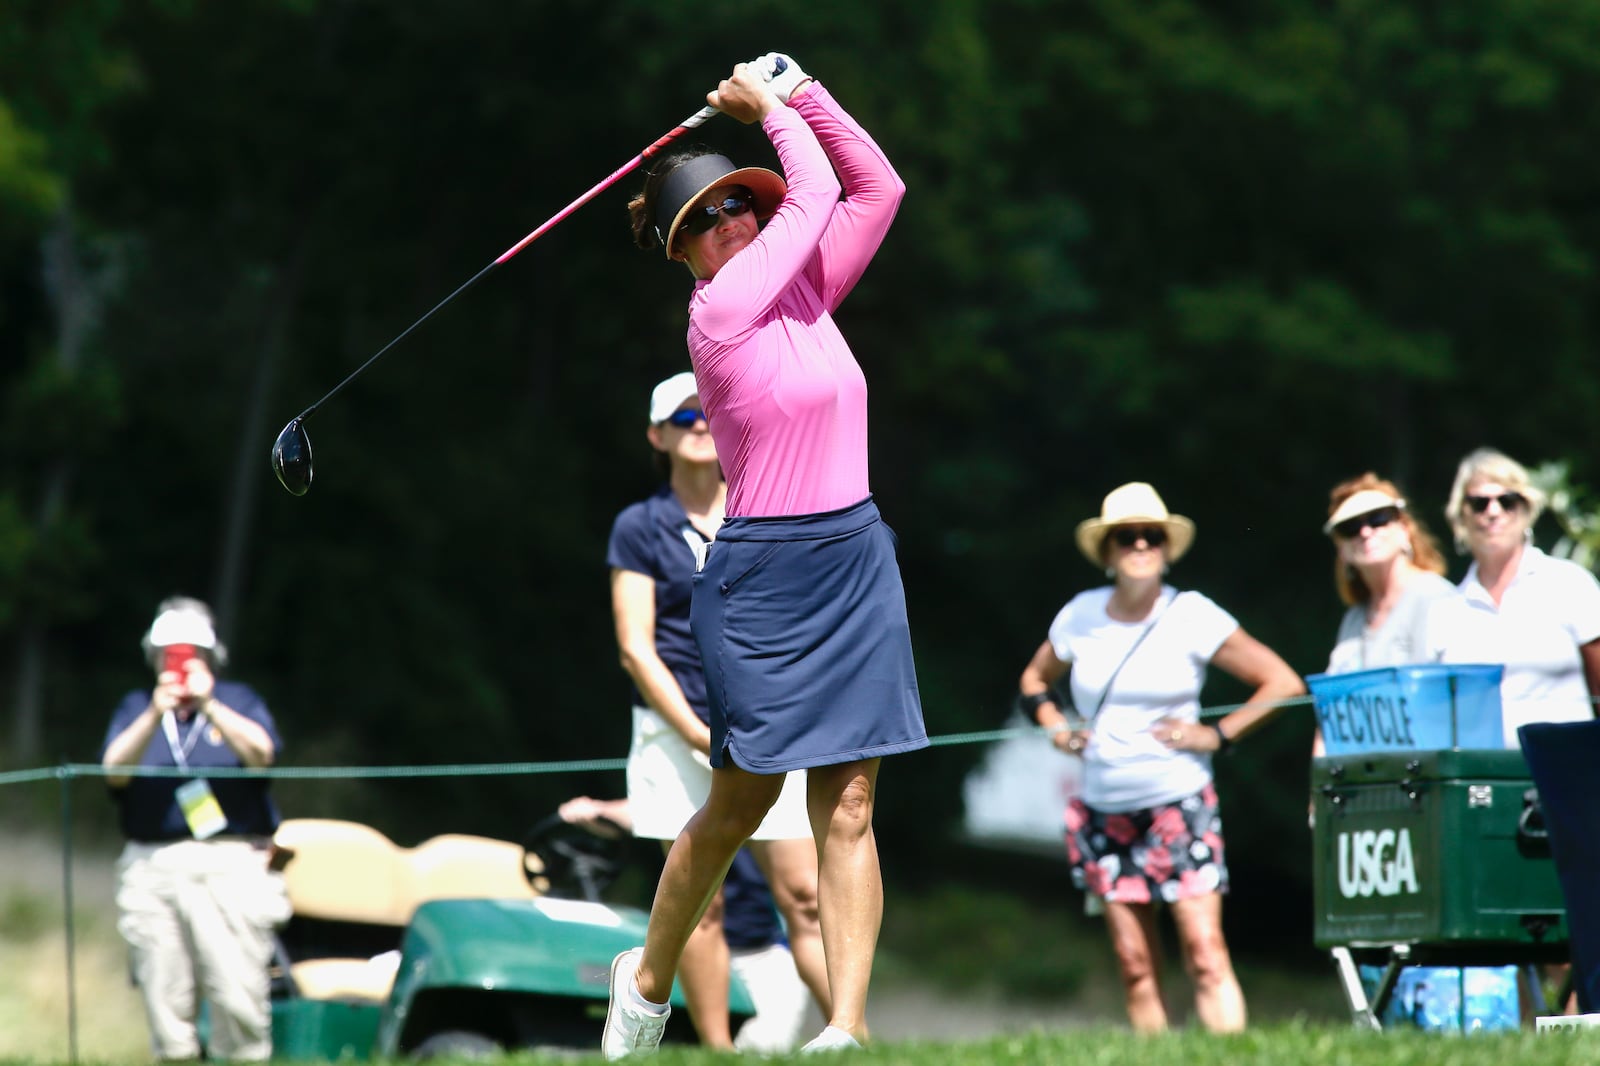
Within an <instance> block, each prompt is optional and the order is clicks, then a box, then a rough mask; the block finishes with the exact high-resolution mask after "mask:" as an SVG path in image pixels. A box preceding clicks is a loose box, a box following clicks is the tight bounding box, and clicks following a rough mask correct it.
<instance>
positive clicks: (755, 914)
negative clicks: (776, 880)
mask: <svg viewBox="0 0 1600 1066" xmlns="http://www.w3.org/2000/svg"><path fill="white" fill-rule="evenodd" d="M722 932H723V936H724V937H726V938H727V941H728V946H729V947H730V948H764V947H766V946H768V945H769V944H781V943H783V942H784V936H783V923H782V921H781V920H779V918H778V912H777V910H776V909H775V908H774V907H773V906H772V890H771V889H770V888H768V887H767V879H766V878H765V877H762V876H761V866H760V865H759V864H758V863H757V862H756V860H755V857H754V856H752V855H751V854H750V851H749V849H747V848H740V849H739V850H738V851H737V852H735V853H734V856H733V865H732V866H730V867H728V876H727V879H726V880H724V881H723V882H722Z"/></svg>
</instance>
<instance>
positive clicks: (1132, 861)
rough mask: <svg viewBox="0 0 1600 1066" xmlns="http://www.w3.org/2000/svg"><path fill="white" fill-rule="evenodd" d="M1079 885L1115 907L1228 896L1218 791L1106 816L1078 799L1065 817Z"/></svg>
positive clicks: (1204, 791)
mask: <svg viewBox="0 0 1600 1066" xmlns="http://www.w3.org/2000/svg"><path fill="white" fill-rule="evenodd" d="M1064 820H1065V823H1066V833H1067V858H1068V859H1069V860H1070V861H1071V863H1072V883H1073V884H1075V885H1077V886H1078V887H1079V888H1081V889H1083V890H1084V891H1085V892H1088V893H1091V894H1092V895H1095V896H1099V897H1100V898H1101V899H1106V900H1111V901H1112V902H1115V903H1151V902H1154V901H1155V900H1157V899H1159V900H1162V901H1164V902H1167V903H1171V902H1173V901H1175V900H1180V899H1189V898H1191V897H1193V896H1203V895H1205V894H1206V893H1208V892H1217V893H1225V892H1227V891H1228V864H1227V862H1226V861H1225V860H1224V858H1223V854H1222V816H1221V814H1220V813H1219V812H1218V810H1217V790H1216V787H1215V786H1214V785H1207V786H1206V787H1205V788H1203V789H1201V790H1200V791H1199V792H1197V793H1195V794H1194V795H1192V796H1185V797H1184V798H1183V799H1181V800H1178V801H1177V802H1175V803H1168V804H1164V805H1162V806H1160V807H1149V808H1146V809H1143V810H1137V811H1123V812H1118V813H1115V814H1107V813H1105V812H1104V811H1097V810H1095V809H1094V808H1092V807H1089V806H1088V805H1086V804H1085V803H1084V802H1083V801H1082V800H1080V799H1078V798H1077V797H1076V796H1074V797H1073V798H1072V799H1071V800H1070V801H1069V802H1068V803H1067V811H1066V815H1065V819H1064Z"/></svg>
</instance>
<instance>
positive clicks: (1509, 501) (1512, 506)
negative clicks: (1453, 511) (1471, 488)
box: [1466, 492, 1528, 514]
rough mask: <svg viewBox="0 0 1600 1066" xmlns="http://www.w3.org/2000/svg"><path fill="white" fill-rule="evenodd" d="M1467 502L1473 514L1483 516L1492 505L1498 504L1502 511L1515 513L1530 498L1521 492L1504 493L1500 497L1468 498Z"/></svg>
mask: <svg viewBox="0 0 1600 1066" xmlns="http://www.w3.org/2000/svg"><path fill="white" fill-rule="evenodd" d="M1466 502H1467V506H1468V507H1470V508H1472V513H1473V514H1483V513H1484V512H1486V511H1487V510H1489V504H1491V503H1498V504H1499V505H1500V510H1502V511H1515V510H1516V509H1517V508H1519V507H1521V506H1522V505H1523V504H1525V503H1527V502H1528V498H1527V497H1526V496H1524V495H1523V494H1522V493H1520V492H1502V493H1501V494H1500V495H1498V496H1468V497H1467V501H1466Z"/></svg>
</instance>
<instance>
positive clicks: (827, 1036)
mask: <svg viewBox="0 0 1600 1066" xmlns="http://www.w3.org/2000/svg"><path fill="white" fill-rule="evenodd" d="M860 1047H861V1043H860V1041H858V1040H856V1038H855V1037H853V1036H851V1035H850V1034H849V1033H847V1032H845V1031H844V1030H843V1029H840V1028H838V1027H836V1026H832V1025H830V1026H828V1027H827V1028H826V1029H824V1030H822V1032H820V1033H818V1034H817V1035H816V1036H815V1037H813V1038H812V1040H811V1043H809V1044H807V1045H806V1046H805V1047H803V1048H801V1049H800V1053H801V1054H802V1055H810V1054H813V1053H815V1052H821V1051H848V1050H850V1049H851V1048H856V1049H858V1050H859V1049H860Z"/></svg>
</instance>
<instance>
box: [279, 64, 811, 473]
mask: <svg viewBox="0 0 1600 1066" xmlns="http://www.w3.org/2000/svg"><path fill="white" fill-rule="evenodd" d="M786 67H787V64H784V63H783V62H782V61H781V60H780V61H778V64H777V66H776V69H775V70H774V71H773V73H782V72H783V70H784V69H786ZM769 77H770V75H769ZM716 113H717V109H716V108H714V107H703V108H701V109H700V110H699V111H696V112H695V113H694V114H692V115H690V116H689V117H688V118H686V119H684V120H683V122H682V124H680V125H679V126H677V127H676V128H675V129H673V130H672V131H671V132H669V133H668V134H666V135H665V136H664V137H661V138H659V139H658V140H656V141H655V143H653V144H651V145H650V146H649V147H648V148H646V149H645V150H644V151H642V152H640V153H639V154H638V155H636V156H634V157H633V158H632V159H630V160H628V162H626V163H624V164H623V165H622V166H620V167H618V168H617V169H616V170H614V171H612V172H611V174H610V175H609V176H608V177H606V178H605V180H603V181H601V182H600V183H599V184H598V185H596V186H595V187H594V188H592V189H590V190H589V191H588V192H586V193H584V194H583V195H582V196H580V197H578V198H577V199H576V200H574V201H572V202H571V203H570V204H568V205H567V206H566V207H564V208H562V209H561V210H560V211H559V212H557V213H556V215H555V216H554V217H553V218H551V219H550V221H548V222H546V223H545V224H544V225H542V226H540V227H539V228H538V229H536V230H534V231H533V232H532V233H530V234H528V235H527V236H526V237H524V238H522V239H521V240H520V241H518V242H517V243H516V244H513V245H512V246H511V247H510V248H507V249H506V250H505V251H504V252H501V253H500V255H499V256H498V257H497V258H496V259H495V260H494V262H492V263H490V264H489V265H488V266H486V267H484V268H483V269H482V270H480V271H478V272H477V273H476V274H474V275H473V276H472V277H471V278H469V279H468V280H467V281H466V283H465V284H463V285H462V286H461V287H460V288H458V289H457V290H456V291H455V292H453V293H451V294H450V295H449V296H446V297H445V298H444V299H443V300H440V301H439V302H438V303H437V304H435V305H434V307H433V309H432V310H430V311H429V312H428V313H427V314H425V315H423V316H422V317H421V318H419V319H417V320H416V321H415V322H413V323H411V325H409V326H407V327H406V329H405V332H403V333H401V334H400V335H399V336H398V337H396V338H395V339H394V340H392V341H390V342H389V343H388V344H385V345H384V346H383V347H382V348H380V349H378V352H377V354H375V355H373V356H372V357H371V358H370V359H368V360H367V361H366V362H365V363H362V364H361V365H360V366H358V367H357V368H356V369H355V372H354V373H352V374H351V375H350V376H349V377H347V378H345V379H344V380H343V381H341V382H339V384H337V385H335V386H334V387H333V388H332V389H330V390H329V391H328V394H327V395H326V396H324V397H323V398H322V399H320V400H318V401H317V402H316V403H314V404H312V405H311V406H310V407H307V408H306V409H305V410H304V411H301V412H300V413H299V414H297V415H295V416H294V417H293V418H291V419H290V420H289V424H288V425H286V426H284V427H283V431H282V432H281V433H279V434H278V439H277V440H275V441H273V443H272V472H273V473H275V474H277V475H278V481H279V482H281V483H282V484H283V487H284V488H286V489H288V490H289V491H290V492H291V493H293V494H294V495H296V496H304V495H305V493H306V490H307V489H309V488H310V487H311V438H310V437H309V436H307V435H306V425H305V424H306V420H307V419H308V418H310V417H311V416H312V415H314V414H316V413H317V408H319V407H321V406H322V405H323V404H325V403H327V402H328V401H329V400H331V399H333V397H334V396H335V395H336V394H337V393H338V392H339V390H340V389H342V388H344V387H345V386H346V385H348V384H350V382H352V381H354V380H355V379H356V378H357V377H358V376H359V375H360V374H361V372H362V371H364V370H366V369H367V367H369V366H371V365H372V364H373V363H376V362H377V361H378V358H379V356H382V355H383V353H384V352H387V351H388V350H389V349H390V348H393V347H394V346H395V345H396V344H399V343H400V342H401V341H403V340H405V339H406V337H407V336H408V335H410V333H411V331H412V330H414V329H416V328H417V327H418V326H420V325H422V324H423V323H424V322H426V321H427V320H428V319H430V318H432V317H433V315H434V312H436V311H438V310H439V309H440V308H441V307H443V306H444V305H445V304H447V303H449V302H450V301H451V300H454V299H455V298H456V297H457V296H460V295H461V294H462V293H464V292H466V291H467V290H468V289H470V288H472V286H473V285H475V284H477V283H478V282H479V281H480V280H482V279H483V277H484V276H485V275H486V274H488V273H489V272H490V271H492V270H494V268H495V267H497V266H499V265H500V264H502V263H504V262H507V261H508V260H510V259H511V257H512V256H514V255H516V254H517V253H518V252H520V251H522V250H523V249H524V248H526V247H527V246H528V245H530V244H532V243H533V242H534V241H536V240H538V239H539V238H540V237H541V236H543V235H544V234H545V233H546V232H547V231H548V230H549V229H550V228H551V227H553V226H554V225H555V224H556V223H558V222H560V221H561V220H562V219H564V218H566V217H567V216H568V215H570V214H572V212H574V211H576V210H577V209H578V208H580V207H582V206H583V205H584V204H586V203H588V202H589V201H590V200H592V199H594V198H595V197H596V196H598V195H600V193H602V192H604V191H605V190H606V189H607V188H609V187H610V186H611V185H612V184H614V183H615V182H616V181H617V179H618V178H621V177H622V176H623V175H625V174H628V173H629V172H631V171H632V170H634V169H635V168H636V167H638V166H639V164H641V163H643V162H644V161H645V160H646V159H649V158H650V157H651V156H653V155H655V154H656V153H657V152H659V151H660V150H661V149H662V148H663V147H665V146H666V145H667V144H668V143H669V142H671V141H672V140H674V139H675V138H677V137H680V136H682V135H683V134H684V133H685V132H687V131H689V130H692V129H694V128H695V127H697V126H699V125H701V124H702V123H704V122H705V121H706V120H707V119H709V118H710V117H711V116H713V115H715V114H716Z"/></svg>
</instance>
